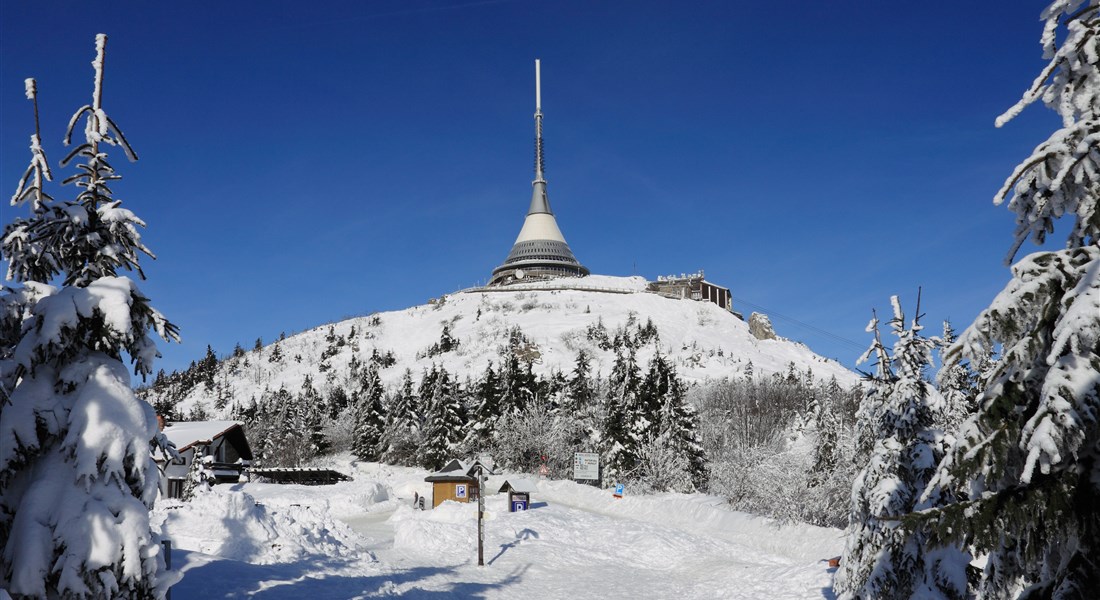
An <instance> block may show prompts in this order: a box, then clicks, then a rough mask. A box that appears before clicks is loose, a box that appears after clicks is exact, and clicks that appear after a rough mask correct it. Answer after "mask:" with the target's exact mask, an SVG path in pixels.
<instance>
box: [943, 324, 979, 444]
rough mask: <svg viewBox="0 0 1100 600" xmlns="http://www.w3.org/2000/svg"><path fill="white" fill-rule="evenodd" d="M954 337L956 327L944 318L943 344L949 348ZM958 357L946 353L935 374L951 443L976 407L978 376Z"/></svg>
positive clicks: (953, 341) (945, 425) (945, 428)
mask: <svg viewBox="0 0 1100 600" xmlns="http://www.w3.org/2000/svg"><path fill="white" fill-rule="evenodd" d="M955 340H956V335H955V330H954V329H953V328H952V327H951V323H950V322H949V321H944V322H943V337H942V338H941V347H942V348H945V349H946V348H950V347H951V345H952V344H953V343H955ZM959 358H960V357H959V355H958V354H952V355H949V356H947V357H946V359H945V361H944V363H943V366H942V367H941V368H940V372H939V373H938V374H937V375H936V383H937V384H938V386H939V390H940V394H941V395H942V396H943V401H944V430H945V431H947V432H949V433H950V434H951V437H950V439H949V441H950V442H951V444H952V445H953V444H954V434H955V433H957V431H958V429H959V426H960V425H962V422H963V421H964V420H966V418H967V417H969V416H970V415H971V414H973V413H974V411H975V410H976V409H977V403H976V401H977V396H978V388H977V376H976V374H975V373H974V372H973V371H971V370H970V368H969V367H968V366H967V365H966V364H964V363H963V362H962V361H961V360H959Z"/></svg>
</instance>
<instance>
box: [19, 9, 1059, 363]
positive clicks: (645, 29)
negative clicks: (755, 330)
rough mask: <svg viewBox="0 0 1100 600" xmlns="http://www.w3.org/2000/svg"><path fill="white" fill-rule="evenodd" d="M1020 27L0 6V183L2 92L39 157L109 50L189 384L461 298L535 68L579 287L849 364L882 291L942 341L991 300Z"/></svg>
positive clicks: (522, 151) (523, 192) (1026, 120)
mask: <svg viewBox="0 0 1100 600" xmlns="http://www.w3.org/2000/svg"><path fill="white" fill-rule="evenodd" d="M1042 8H1043V3H1041V2H1038V3H1032V2H1024V1H1022V0H1016V1H1012V2H957V1H955V2H946V1H935V2H916V3H886V2H874V1H859V2H827V3H826V2H791V3H783V4H779V5H777V4H775V3H761V2H753V3H749V2H734V1H716V2H706V1H704V2H690V3H684V2H629V3H628V2H609V3H591V2H585V1H572V0H566V1H560V2H552V3H534V2H520V1H482V2H478V1H464V0H446V1H444V0H438V1H427V0H408V1H398V0H392V1H371V2H314V3H302V2H262V3H261V2H233V3H222V2H188V3H159V2H158V3H144V2H143V3H136V2H112V3H109V4H108V3H95V4H89V3H85V2H79V3H78V2H40V3H29V2H16V1H14V0H3V2H2V10H0V191H5V190H6V191H5V193H7V194H10V193H11V192H13V191H14V189H15V184H16V182H17V180H18V178H19V176H20V175H21V173H22V171H23V169H24V168H25V167H26V164H27V162H28V159H29V153H28V151H27V139H28V136H29V134H30V131H31V127H32V121H31V109H30V104H29V102H27V101H26V100H25V99H24V97H23V79H24V78H26V77H35V78H37V79H38V82H39V92H40V97H41V98H40V101H41V111H42V126H43V130H44V131H43V137H44V140H45V144H46V150H47V152H48V154H49V157H50V159H51V162H52V163H53V164H55V165H56V163H57V161H58V160H60V159H61V158H62V157H63V154H64V153H63V151H62V147H61V146H60V139H61V137H62V135H63V129H64V126H65V124H66V123H67V121H68V118H69V116H70V115H71V114H72V112H73V111H74V110H75V109H76V108H77V107H78V106H80V105H81V104H83V103H85V102H87V101H88V99H89V98H90V94H91V87H92V86H91V84H92V69H91V67H90V65H89V63H90V61H91V60H92V58H93V57H94V36H95V34H96V33H100V32H103V33H107V34H108V35H109V38H110V39H109V42H108V45H107V61H106V62H107V71H106V82H105V95H104V106H105V108H106V110H107V112H108V114H109V115H111V117H112V118H113V119H114V120H115V121H116V122H117V123H118V124H119V125H120V126H121V127H122V129H123V131H125V133H126V135H127V137H128V138H129V139H130V141H131V143H132V144H133V145H134V147H135V149H136V150H137V152H138V154H139V156H140V158H141V160H140V161H138V162H137V163H132V164H131V163H128V162H127V161H126V160H125V159H124V157H123V156H122V154H121V152H116V153H115V154H114V155H113V156H114V161H113V163H114V165H115V167H116V169H117V170H118V171H119V173H120V174H121V175H122V176H123V179H122V180H121V181H120V182H118V183H117V184H116V185H115V186H114V191H115V193H116V196H117V197H118V198H120V199H122V200H123V203H124V206H127V207H128V208H130V209H131V210H133V211H135V212H136V213H137V214H138V215H139V216H140V217H142V218H143V219H144V220H145V221H146V222H147V223H148V228H147V230H146V231H145V233H144V237H145V240H146V242H147V244H148V245H149V246H150V247H151V248H152V249H153V251H154V252H155V253H156V254H157V255H158V259H157V260H156V261H152V260H146V261H145V262H144V263H143V266H144V268H145V271H146V274H147V276H148V280H147V281H146V282H144V283H143V284H142V289H143V291H144V292H145V293H146V294H147V295H148V296H150V297H151V298H152V299H153V302H154V304H155V306H157V307H158V308H159V309H160V310H161V311H162V312H164V313H165V314H166V315H167V316H168V317H169V318H170V319H172V320H173V321H174V322H176V323H177V324H179V325H180V327H181V329H182V334H183V337H184V342H183V343H182V344H180V345H174V344H173V345H162V352H163V353H164V355H165V356H164V359H163V360H162V361H161V362H160V364H159V366H160V367H163V368H165V369H168V370H171V369H178V368H184V367H186V365H187V363H188V362H190V361H191V360H193V359H197V358H200V357H201V356H202V354H203V352H204V351H205V348H206V345H207V344H210V345H212V346H213V348H214V349H215V350H216V351H217V352H218V353H227V352H229V351H230V350H232V348H233V346H234V344H235V343H238V342H239V343H241V344H242V345H243V346H245V347H246V348H247V347H251V345H252V344H253V343H254V341H255V340H256V338H258V337H260V338H263V339H264V340H265V341H271V340H273V339H275V338H276V337H277V336H278V335H279V333H280V332H284V331H285V332H286V333H288V334H290V333H293V332H296V331H300V330H303V329H308V328H310V327H314V326H317V325H320V324H323V323H326V322H330V321H335V320H340V319H343V318H346V317H349V316H354V315H362V314H369V313H371V312H375V311H384V310H394V309H400V308H405V307H408V306H411V305H414V304H420V303H423V302H425V301H427V300H428V299H429V298H432V297H437V296H439V295H440V294H444V293H448V292H451V291H454V290H457V289H461V288H464V287H468V286H471V285H474V284H477V283H479V282H483V281H484V280H485V279H486V278H487V277H488V276H489V274H490V271H491V270H492V268H493V267H495V266H496V265H498V264H499V263H500V262H501V261H502V260H503V259H504V257H505V256H506V255H507V252H508V250H509V249H510V248H511V245H512V242H513V241H514V239H515V236H516V234H517V233H518V231H519V227H520V225H521V224H522V219H523V216H524V214H525V213H526V209H527V204H528V202H529V200H530V181H531V178H532V136H533V125H532V118H531V117H532V113H533V111H534V80H533V79H534V73H533V70H534V69H533V61H534V59H535V58H540V59H542V76H543V110H544V113H545V119H546V120H545V135H546V156H547V158H546V163H547V171H546V178H547V180H548V181H549V193H550V199H551V203H552V206H553V208H554V210H555V212H556V213H557V216H558V222H559V224H560V226H561V228H562V231H563V233H564V234H565V236H566V239H567V240H568V241H569V243H570V246H571V247H572V249H573V251H574V253H575V254H576V255H577V257H578V258H579V259H580V260H581V261H582V262H583V263H584V264H585V265H586V266H587V267H589V268H590V269H591V270H592V272H594V273H600V274H610V275H631V274H639V275H643V276H646V277H648V278H651V279H652V278H654V277H656V276H657V275H661V274H669V273H680V272H692V271H696V270H699V269H705V271H706V274H707V277H708V279H710V280H712V281H714V282H716V283H719V284H722V285H726V286H728V287H730V288H731V290H732V292H733V295H734V303H735V307H736V308H737V309H739V310H742V311H744V312H745V315H746V317H747V316H748V313H749V312H751V311H752V310H758V307H763V309H764V311H765V312H769V313H771V314H772V317H773V322H774V323H775V326H776V329H777V331H778V332H779V334H780V335H784V336H787V337H790V338H794V339H797V340H801V341H803V342H805V343H807V344H808V345H809V346H810V347H811V348H813V349H814V350H816V351H818V352H819V353H821V354H823V355H825V356H829V357H832V358H836V359H838V360H840V361H841V362H843V363H844V364H846V365H849V366H854V361H855V359H856V358H857V357H858V355H859V354H860V353H861V347H863V346H865V345H866V342H867V341H869V336H868V334H866V333H864V331H863V328H864V326H865V325H866V323H867V320H868V318H869V316H870V311H871V309H872V308H873V307H877V308H878V309H879V312H880V314H882V313H884V312H888V310H889V302H888V299H889V296H890V295H891V294H901V295H902V299H903V302H904V303H905V305H906V306H907V307H910V308H911V307H912V304H913V301H914V299H915V295H916V290H917V287H918V286H923V289H924V297H923V301H922V311H923V312H925V313H926V317H925V323H926V325H928V327H929V329H931V330H933V332H934V333H938V330H939V323H940V321H941V320H942V319H944V318H950V319H951V320H952V321H953V322H954V323H955V324H956V327H957V328H959V329H961V328H962V327H964V326H965V325H967V324H969V323H970V322H971V321H972V320H973V318H974V317H975V316H976V315H977V313H978V312H979V311H980V310H982V309H983V308H985V307H986V306H987V305H988V304H989V302H990V300H991V299H992V298H993V296H994V295H995V294H996V293H997V291H999V290H1000V289H1001V288H1002V287H1003V286H1004V284H1005V283H1006V282H1007V280H1008V278H1009V271H1008V268H1007V267H1005V266H1004V264H1003V258H1004V255H1005V252H1006V251H1007V250H1008V248H1009V246H1010V243H1011V233H1012V229H1013V219H1012V215H1011V214H1010V213H1009V212H1008V210H1007V209H1006V208H1004V207H994V206H993V205H992V203H991V199H992V197H993V194H994V193H995V192H996V190H997V189H998V188H999V187H1000V185H1001V183H1002V182H1003V181H1004V178H1005V177H1006V176H1007V175H1008V174H1009V173H1010V172H1011V170H1012V168H1013V167H1014V166H1015V165H1016V164H1017V163H1018V162H1020V161H1021V160H1022V159H1023V158H1025V157H1026V156H1027V155H1028V154H1029V153H1030V151H1031V149H1032V148H1034V146H1036V145H1037V144H1038V143H1039V142H1041V141H1042V140H1044V139H1045V138H1046V136H1047V135H1048V134H1049V133H1050V132H1051V131H1052V130H1053V129H1054V127H1055V126H1056V125H1057V120H1056V118H1055V116H1054V114H1053V113H1051V112H1050V111H1048V110H1046V109H1044V108H1042V107H1032V108H1030V109H1029V110H1028V111H1026V112H1025V113H1024V115H1023V116H1021V117H1020V118H1018V119H1017V120H1015V121H1013V122H1011V123H1009V124H1008V125H1007V126H1006V127H1005V128H1003V129H996V128H994V126H993V120H994V118H995V117H996V116H997V115H998V114H1000V113H1001V112H1002V111H1003V110H1004V109H1006V108H1008V107H1009V106H1011V105H1012V104H1013V103H1014V102H1015V101H1016V99H1017V98H1018V97H1019V95H1020V94H1021V92H1022V91H1023V90H1024V89H1025V88H1026V87H1027V86H1028V85H1029V84H1030V83H1031V81H1032V79H1033V78H1034V77H1035V75H1036V74H1037V73H1038V71H1039V69H1040V68H1041V67H1042V66H1043V61H1042V59H1041V49H1040V47H1039V44H1038V39H1039V34H1040V32H1041V23H1040V21H1039V12H1040V10H1041V9H1042ZM55 171H56V172H57V173H59V174H60V173H66V174H67V173H68V171H66V170H63V169H60V168H57V167H55ZM59 179H60V178H59ZM54 191H55V194H54V195H55V196H57V197H65V196H66V195H67V194H65V193H60V192H59V190H57V189H56V188H55V189H54ZM71 194H72V192H71V190H70V192H69V195H71ZM24 210H26V209H25V208H11V207H9V206H7V205H6V203H5V204H4V205H3V212H4V218H3V220H4V221H5V222H7V221H8V220H10V219H11V218H12V216H13V215H15V214H17V213H21V211H24ZM1033 249H1034V248H1033V247H1031V246H1025V249H1024V252H1030V251H1031V250H1033ZM780 315H782V316H780ZM802 324H805V325H810V326H812V327H813V328H807V327H804V326H803V325H802ZM818 330H823V331H826V332H829V333H830V334H832V335H825V334H822V333H820V332H819V331H818ZM834 336H836V337H834ZM837 337H839V338H844V339H846V340H851V341H854V342H856V345H852V344H850V343H847V342H844V341H839V340H838V339H837Z"/></svg>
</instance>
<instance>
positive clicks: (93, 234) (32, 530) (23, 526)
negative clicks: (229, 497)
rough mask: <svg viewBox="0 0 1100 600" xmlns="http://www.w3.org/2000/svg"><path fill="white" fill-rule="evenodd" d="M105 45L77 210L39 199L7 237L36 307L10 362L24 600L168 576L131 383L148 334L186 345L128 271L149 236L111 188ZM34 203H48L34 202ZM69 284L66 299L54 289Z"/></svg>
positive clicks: (146, 441)
mask: <svg viewBox="0 0 1100 600" xmlns="http://www.w3.org/2000/svg"><path fill="white" fill-rule="evenodd" d="M106 40H107V38H106V36H104V35H99V36H97V37H96V58H95V61H94V62H93V63H92V65H93V67H94V70H95V87H94V92H93V94H92V103H91V104H90V105H88V106H84V107H82V108H81V109H80V110H78V111H77V112H76V114H75V115H74V116H73V119H72V121H71V122H70V126H69V133H68V134H67V135H66V142H67V141H68V140H69V139H70V138H71V133H72V129H73V128H74V127H75V125H76V123H77V122H78V121H79V120H80V119H81V118H84V119H86V125H85V128H84V136H85V141H84V143H82V144H80V145H79V146H78V147H77V148H76V149H75V150H73V151H72V153H70V154H69V156H68V157H67V158H66V159H65V160H64V161H63V162H62V164H63V165H67V164H68V163H69V162H71V161H73V160H74V159H80V160H81V161H83V162H81V163H80V164H77V166H76V168H77V171H78V172H77V173H76V174H75V175H72V176H70V177H69V178H68V179H66V183H71V184H73V185H75V187H76V188H78V189H79V192H78V193H77V195H76V198H75V199H74V200H71V201H64V202H54V201H51V200H49V199H45V198H42V199H41V201H42V204H41V206H40V207H39V208H40V209H41V210H35V212H34V214H33V215H32V216H31V218H30V219H28V220H21V221H17V222H16V223H13V224H12V225H10V226H9V227H7V228H5V232H4V233H5V235H4V240H3V246H2V249H0V252H2V255H3V258H4V259H6V260H8V261H9V264H10V267H11V274H12V277H13V278H14V279H15V280H17V281H21V282H24V284H25V287H24V290H29V293H28V292H17V291H13V290H9V289H5V290H4V296H5V300H4V302H3V304H4V305H6V306H7V305H10V303H11V301H10V300H9V295H11V294H24V296H33V299H34V300H35V301H34V302H28V303H26V304H24V312H23V322H22V324H21V326H20V334H19V341H18V343H17V344H16V346H15V348H14V350H13V351H11V353H10V354H8V353H7V352H5V356H4V357H3V359H2V362H0V381H2V385H3V387H4V390H3V397H2V398H0V406H2V412H0V490H2V492H0V540H2V541H0V544H2V546H3V548H2V551H0V589H5V590H7V591H8V592H9V593H10V594H11V595H13V596H15V597H34V598H38V597H126V598H150V597H157V596H160V595H162V594H163V593H164V588H163V586H162V585H158V573H159V572H160V571H161V569H162V567H163V560H162V558H161V556H160V551H159V548H160V546H159V543H158V540H157V539H156V537H155V535H154V534H153V533H152V531H151V530H150V526H149V509H150V507H151V506H152V505H153V501H154V500H155V498H156V495H157V484H158V480H159V478H158V472H157V468H156V465H155V464H154V463H153V460H152V457H151V455H150V441H151V440H152V439H154V437H155V436H156V434H157V426H156V419H155V415H154V413H153V410H152V407H151V406H149V405H148V404H147V403H145V402H143V401H141V400H139V399H138V398H136V397H135V396H134V393H133V391H132V390H131V387H130V377H129V373H128V370H127V368H126V366H125V365H124V364H123V356H124V355H127V356H129V358H130V360H131V362H132V363H133V366H134V372H135V373H136V374H139V375H141V376H143V377H145V376H147V375H150V374H152V363H153V360H154V359H155V358H156V357H157V356H158V353H157V350H156V345H155V343H154V342H153V340H152V338H151V337H150V332H156V333H157V334H158V335H159V336H160V337H162V338H164V339H166V340H174V339H178V336H177V331H176V328H175V326H173V325H171V324H170V323H169V322H168V321H167V320H165V318H164V317H163V316H161V314H160V313H158V312H157V311H156V310H154V309H153V308H152V306H151V305H150V303H149V300H148V298H146V297H145V296H144V295H142V293H141V292H140V291H139V290H138V287H137V285H136V284H135V283H134V282H133V281H131V280H130V279H129V278H127V277H122V276H119V275H118V271H119V269H129V270H133V271H136V272H137V273H138V274H139V275H141V270H140V268H139V266H138V254H139V253H145V254H147V255H150V256H151V254H150V252H149V250H148V249H147V248H146V247H145V246H144V245H143V244H142V242H141V236H140V235H139V233H138V227H140V226H144V223H143V222H142V221H141V220H140V219H138V218H137V217H136V216H135V215H134V214H133V213H132V212H130V211H129V210H126V209H124V208H122V207H121V203H120V201H119V200H117V199H115V198H113V197H112V191H111V190H110V188H109V187H108V185H109V184H110V183H111V182H112V181H114V180H117V179H118V176H117V175H116V174H115V172H114V170H113V169H112V168H111V166H110V164H109V163H108V162H107V155H106V153H105V152H104V146H121V147H122V149H123V150H124V151H125V152H126V154H127V155H128V156H129V157H130V158H131V159H136V157H135V156H134V154H133V151H132V150H131V149H130V146H129V144H128V143H127V142H126V140H125V138H124V137H123V136H122V134H121V132H120V131H119V129H118V127H117V126H116V125H115V123H114V122H113V121H112V120H111V119H110V118H109V117H108V116H107V113H106V111H105V110H104V109H103V104H102V97H103V74H104V68H103V67H104V50H105V45H106ZM35 197H36V199H38V198H40V197H39V196H37V194H36V195H35ZM58 279H60V281H61V282H62V286H61V287H53V286H50V285H48V284H49V283H52V282H54V281H56V280H58Z"/></svg>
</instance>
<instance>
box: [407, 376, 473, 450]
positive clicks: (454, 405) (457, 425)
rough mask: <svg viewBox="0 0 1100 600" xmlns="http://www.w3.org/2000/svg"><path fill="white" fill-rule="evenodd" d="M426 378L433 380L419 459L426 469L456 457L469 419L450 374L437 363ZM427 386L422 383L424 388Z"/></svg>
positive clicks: (426, 395) (426, 404)
mask: <svg viewBox="0 0 1100 600" xmlns="http://www.w3.org/2000/svg"><path fill="white" fill-rule="evenodd" d="M425 380H427V381H429V382H430V386H429V387H428V388H427V390H426V393H423V394H422V397H423V398H424V405H425V414H424V427H423V434H422V436H421V443H420V448H419V452H418V461H419V463H420V466H422V467H424V468H425V469H432V470H435V469H439V468H440V467H442V466H443V465H444V463H446V462H447V460H448V459H450V458H452V457H453V456H452V455H453V454H454V451H455V448H456V446H457V445H458V442H459V441H461V439H462V430H463V426H464V425H465V422H464V419H463V414H462V413H463V411H462V405H461V402H460V401H459V395H458V391H457V389H456V388H455V385H454V383H453V382H452V380H451V375H450V373H448V372H447V370H446V369H444V368H442V367H438V368H437V367H436V366H435V365H434V364H433V365H432V370H431V371H430V373H429V374H428V376H426V377H425ZM424 387H425V386H424V385H423V384H421V388H422V389H423V388H424Z"/></svg>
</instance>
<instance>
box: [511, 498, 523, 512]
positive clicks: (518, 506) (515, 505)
mask: <svg viewBox="0 0 1100 600" xmlns="http://www.w3.org/2000/svg"><path fill="white" fill-rule="evenodd" d="M521 510H527V502H526V501H524V500H515V501H513V502H512V512H519V511H521Z"/></svg>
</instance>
